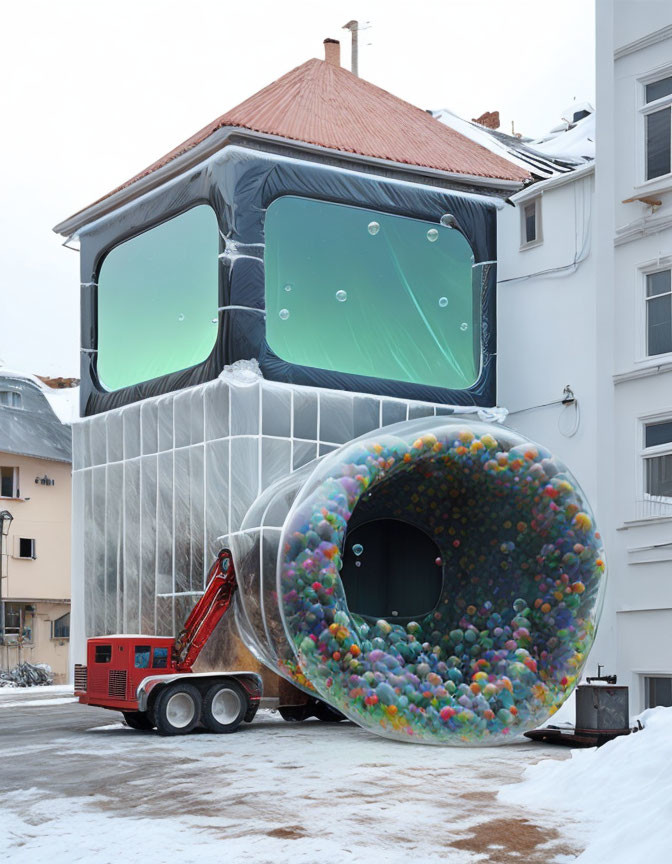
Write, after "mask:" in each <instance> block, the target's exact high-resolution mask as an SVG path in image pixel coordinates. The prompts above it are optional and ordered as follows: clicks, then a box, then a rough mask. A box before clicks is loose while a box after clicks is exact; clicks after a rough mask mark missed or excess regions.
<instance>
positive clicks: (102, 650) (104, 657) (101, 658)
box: [94, 645, 112, 663]
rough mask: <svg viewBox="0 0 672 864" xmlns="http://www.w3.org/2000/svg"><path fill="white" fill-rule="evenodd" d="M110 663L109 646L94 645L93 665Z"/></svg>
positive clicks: (110, 649) (110, 652)
mask: <svg viewBox="0 0 672 864" xmlns="http://www.w3.org/2000/svg"><path fill="white" fill-rule="evenodd" d="M111 661H112V646H111V645H96V652H95V656H94V662H95V663H110V662H111Z"/></svg>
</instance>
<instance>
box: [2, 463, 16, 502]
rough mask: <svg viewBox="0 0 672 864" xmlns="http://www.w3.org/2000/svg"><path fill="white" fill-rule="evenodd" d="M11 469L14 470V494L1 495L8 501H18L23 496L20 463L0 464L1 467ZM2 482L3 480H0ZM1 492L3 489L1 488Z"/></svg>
mask: <svg viewBox="0 0 672 864" xmlns="http://www.w3.org/2000/svg"><path fill="white" fill-rule="evenodd" d="M2 468H5V469H11V470H12V471H13V477H12V491H13V493H14V494H13V495H11V496H10V495H0V499H2V498H4V499H6V500H7V501H16V500H17V499H20V498H21V489H20V488H19V466H18V465H0V469H2ZM0 482H1V481H0ZM0 492H2V489H1V488H0Z"/></svg>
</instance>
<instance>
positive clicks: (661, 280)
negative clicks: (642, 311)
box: [646, 270, 672, 357]
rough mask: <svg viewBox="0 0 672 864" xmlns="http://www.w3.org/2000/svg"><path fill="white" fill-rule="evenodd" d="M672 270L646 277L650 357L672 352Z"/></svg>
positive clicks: (647, 337) (648, 351)
mask: <svg viewBox="0 0 672 864" xmlns="http://www.w3.org/2000/svg"><path fill="white" fill-rule="evenodd" d="M671 276H672V271H670V270H661V271H660V272H658V273H649V274H647V277H646V353H647V355H648V356H649V357H653V356H655V355H656V354H667V353H669V352H672V280H671V279H670V277H671Z"/></svg>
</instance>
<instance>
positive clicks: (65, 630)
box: [51, 612, 70, 639]
mask: <svg viewBox="0 0 672 864" xmlns="http://www.w3.org/2000/svg"><path fill="white" fill-rule="evenodd" d="M51 638H52V639H69V638H70V613H69V612H66V613H65V615H61V617H60V618H56V620H55V621H52V622H51Z"/></svg>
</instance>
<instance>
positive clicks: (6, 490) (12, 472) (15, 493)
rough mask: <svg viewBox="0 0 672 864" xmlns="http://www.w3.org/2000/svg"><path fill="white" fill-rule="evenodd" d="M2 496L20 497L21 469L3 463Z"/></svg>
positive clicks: (0, 485)
mask: <svg viewBox="0 0 672 864" xmlns="http://www.w3.org/2000/svg"><path fill="white" fill-rule="evenodd" d="M0 496H2V497H3V498H18V497H19V469H18V468H14V467H11V466H5V465H3V466H2V467H0Z"/></svg>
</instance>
